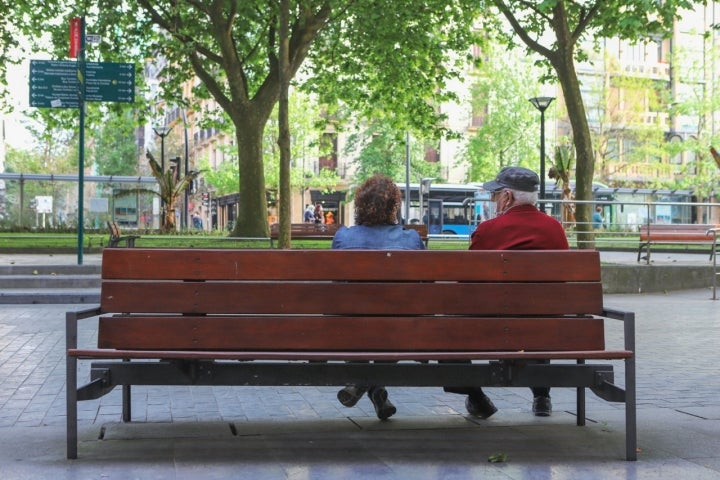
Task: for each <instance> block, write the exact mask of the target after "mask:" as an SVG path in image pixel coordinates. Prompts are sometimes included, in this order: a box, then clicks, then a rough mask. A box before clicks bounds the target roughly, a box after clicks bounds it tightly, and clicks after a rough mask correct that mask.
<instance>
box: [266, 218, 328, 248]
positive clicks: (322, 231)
mask: <svg viewBox="0 0 720 480" xmlns="http://www.w3.org/2000/svg"><path fill="white" fill-rule="evenodd" d="M338 228H340V224H338V223H291V224H290V238H292V239H295V240H332V239H333V237H334V236H335V232H337V230H338ZM279 233H280V224H278V223H273V224H271V225H270V246H271V247H272V246H273V241H274V240H277V238H278V235H279Z"/></svg>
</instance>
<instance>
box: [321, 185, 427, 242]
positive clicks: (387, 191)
mask: <svg viewBox="0 0 720 480" xmlns="http://www.w3.org/2000/svg"><path fill="white" fill-rule="evenodd" d="M400 198H401V196H400V189H399V188H398V187H397V185H395V182H393V180H392V179H391V178H390V177H387V176H385V175H381V174H376V175H373V176H372V177H370V178H368V179H367V180H365V182H363V183H362V185H360V186H359V187H358V188H357V190H355V226H353V227H349V228H347V227H340V229H339V230H338V231H337V233H336V234H335V237H334V238H333V243H332V248H340V249H349V248H357V249H366V250H371V249H378V250H423V249H424V248H425V244H424V243H423V241H422V239H421V238H420V235H418V233H417V232H416V231H414V230H405V229H404V228H403V227H402V225H398V220H397V214H398V210H399V209H400Z"/></svg>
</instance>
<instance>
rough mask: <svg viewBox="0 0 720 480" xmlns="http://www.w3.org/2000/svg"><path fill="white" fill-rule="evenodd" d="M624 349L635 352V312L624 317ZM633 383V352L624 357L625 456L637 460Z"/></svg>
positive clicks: (635, 403)
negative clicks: (628, 356) (630, 355)
mask: <svg viewBox="0 0 720 480" xmlns="http://www.w3.org/2000/svg"><path fill="white" fill-rule="evenodd" d="M623 324H624V333H625V349H626V350H630V351H632V352H635V313H633V312H626V313H625V318H624V322H623ZM635 390H636V385H635V354H634V353H633V356H632V357H630V358H626V359H625V458H626V459H627V460H629V461H635V460H637V398H636V392H635Z"/></svg>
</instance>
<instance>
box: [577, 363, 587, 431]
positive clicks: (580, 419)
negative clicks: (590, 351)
mask: <svg viewBox="0 0 720 480" xmlns="http://www.w3.org/2000/svg"><path fill="white" fill-rule="evenodd" d="M577 364H578V365H583V364H585V360H578V361H577ZM576 412H577V425H578V427H583V426H585V417H586V415H585V388H583V387H580V388H578V389H577V409H576Z"/></svg>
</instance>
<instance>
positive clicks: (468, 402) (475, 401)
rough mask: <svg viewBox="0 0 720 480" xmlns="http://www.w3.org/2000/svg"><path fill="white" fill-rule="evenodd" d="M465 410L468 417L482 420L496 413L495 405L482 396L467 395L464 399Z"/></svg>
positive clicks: (485, 396)
mask: <svg viewBox="0 0 720 480" xmlns="http://www.w3.org/2000/svg"><path fill="white" fill-rule="evenodd" d="M465 408H466V409H467V411H468V413H469V414H470V415H472V416H474V417H478V418H483V419H485V418H490V417H491V416H492V415H493V414H494V413H495V412H497V407H496V406H495V404H493V402H492V400H490V399H489V398H488V396H487V395H484V394H482V395H468V396H467V398H466V399H465Z"/></svg>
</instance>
